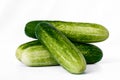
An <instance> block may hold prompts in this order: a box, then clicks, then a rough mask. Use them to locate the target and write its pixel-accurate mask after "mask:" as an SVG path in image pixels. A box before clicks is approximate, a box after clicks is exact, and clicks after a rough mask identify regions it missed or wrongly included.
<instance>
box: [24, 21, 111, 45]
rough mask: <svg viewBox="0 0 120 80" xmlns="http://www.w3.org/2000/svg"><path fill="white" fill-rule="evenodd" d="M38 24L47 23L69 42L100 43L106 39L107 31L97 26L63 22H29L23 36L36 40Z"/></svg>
mask: <svg viewBox="0 0 120 80" xmlns="http://www.w3.org/2000/svg"><path fill="white" fill-rule="evenodd" d="M39 22H48V23H50V24H52V25H53V26H54V27H56V28H57V29H58V30H60V31H61V32H62V33H63V34H64V35H65V36H66V37H68V38H69V39H70V40H71V41H75V42H82V43H93V42H101V41H104V40H106V39H107V38H108V36H109V32H108V30H107V29H106V28H105V27H104V26H102V25H99V24H94V23H83V22H64V21H47V20H46V21H45V20H40V21H31V22H28V23H27V24H26V26H25V34H26V35H27V36H29V37H32V38H36V36H35V27H36V25H37V24H38V23H39Z"/></svg>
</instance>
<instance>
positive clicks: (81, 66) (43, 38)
mask: <svg viewBox="0 0 120 80" xmlns="http://www.w3.org/2000/svg"><path fill="white" fill-rule="evenodd" d="M35 34H36V37H37V39H38V41H40V42H41V43H42V44H43V45H44V46H45V47H46V48H47V49H48V51H49V52H50V55H51V56H53V57H54V59H55V60H56V61H57V62H58V63H59V64H60V65H61V66H62V67H63V68H65V69H66V70H67V71H69V72H70V73H73V74H79V73H82V72H84V71H85V69H86V61H85V59H84V56H83V55H82V53H81V52H80V51H79V50H78V49H77V48H76V47H75V45H74V44H72V42H71V41H70V40H69V39H68V38H67V37H66V36H65V35H63V33H62V32H60V31H59V30H57V29H56V28H55V27H54V26H53V25H51V24H49V23H47V22H41V23H39V24H38V25H37V26H36V29H35Z"/></svg>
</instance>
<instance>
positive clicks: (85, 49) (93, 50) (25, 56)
mask: <svg viewBox="0 0 120 80" xmlns="http://www.w3.org/2000/svg"><path fill="white" fill-rule="evenodd" d="M74 45H75V46H76V47H77V48H78V49H79V50H80V51H81V52H82V54H83V56H84V57H85V60H86V62H87V64H94V63H96V62H98V61H100V60H101V59H102V57H103V53H102V50H101V49H100V48H99V47H97V46H95V45H92V44H83V43H74ZM16 58H17V59H18V60H20V61H21V62H22V63H24V64H25V65H27V66H32V67H35V66H54V65H56V66H57V65H59V64H58V63H57V62H56V61H55V59H54V58H53V57H52V56H51V55H50V53H49V51H48V50H47V49H46V47H45V46H43V45H42V44H41V43H40V42H38V40H35V41H30V42H27V43H24V44H21V45H20V46H19V47H18V48H17V50H16Z"/></svg>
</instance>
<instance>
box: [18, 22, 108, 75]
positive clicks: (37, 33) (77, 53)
mask: <svg viewBox="0 0 120 80" xmlns="http://www.w3.org/2000/svg"><path fill="white" fill-rule="evenodd" d="M25 34H26V35H27V36H29V37H31V38H35V39H36V40H33V41H30V42H27V43H24V44H21V45H20V46H19V47H18V48H17V50H16V57H17V59H18V60H19V61H21V62H22V63H24V64H25V65H27V66H32V67H39V66H56V65H60V66H62V67H63V68H64V69H66V70H67V71H68V72H70V73H73V74H79V73H83V72H84V71H85V69H86V64H94V63H96V62H98V61H100V60H101V59H102V57H103V52H102V50H101V49H100V48H99V47H97V46H95V45H93V44H89V43H95V42H101V41H104V40H106V39H107V38H108V36H109V32H108V30H107V29H106V28H105V27H104V26H102V25H99V24H95V23H82V22H65V21H48V20H40V21H30V22H28V23H27V24H26V26H25Z"/></svg>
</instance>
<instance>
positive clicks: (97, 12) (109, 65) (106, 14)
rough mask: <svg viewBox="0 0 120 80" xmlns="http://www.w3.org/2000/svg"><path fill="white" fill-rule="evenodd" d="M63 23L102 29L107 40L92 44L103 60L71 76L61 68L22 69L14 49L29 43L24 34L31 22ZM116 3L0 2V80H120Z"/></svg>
mask: <svg viewBox="0 0 120 80" xmlns="http://www.w3.org/2000/svg"><path fill="white" fill-rule="evenodd" d="M43 19H44V20H63V21H77V22H92V23H99V24H102V25H104V26H105V27H106V28H107V29H108V30H109V32H110V36H109V38H108V39H107V40H106V41H104V42H100V43H95V45H97V46H99V47H100V48H101V49H102V50H103V54H104V56H103V59H102V60H101V61H100V62H98V63H96V64H93V65H87V69H86V71H85V73H83V74H79V75H74V74H70V73H68V72H67V71H65V70H64V69H63V68H62V67H59V66H54V67H26V66H25V65H23V64H22V63H20V62H19V61H18V60H17V59H16V57H15V51H16V48H17V47H18V46H19V45H20V44H22V43H25V42H28V41H30V40H33V39H31V38H28V37H27V36H25V34H24V27H25V24H26V23H27V22H29V21H31V20H43ZM119 27H120V2H119V0H0V80H13V79H14V80H116V79H120V75H119V73H120V49H119V48H120V47H119V45H120V28H119Z"/></svg>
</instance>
